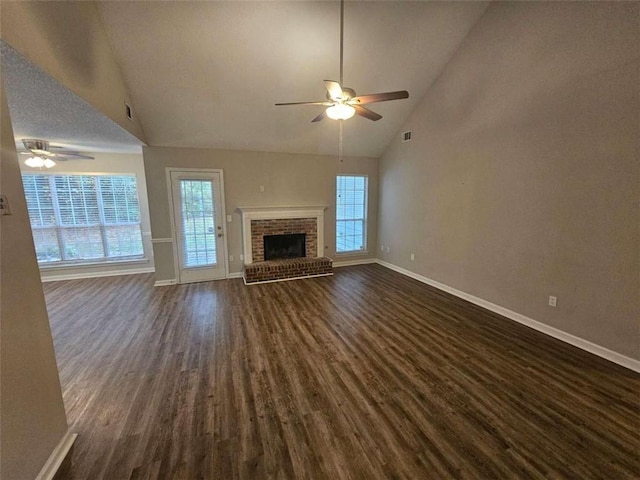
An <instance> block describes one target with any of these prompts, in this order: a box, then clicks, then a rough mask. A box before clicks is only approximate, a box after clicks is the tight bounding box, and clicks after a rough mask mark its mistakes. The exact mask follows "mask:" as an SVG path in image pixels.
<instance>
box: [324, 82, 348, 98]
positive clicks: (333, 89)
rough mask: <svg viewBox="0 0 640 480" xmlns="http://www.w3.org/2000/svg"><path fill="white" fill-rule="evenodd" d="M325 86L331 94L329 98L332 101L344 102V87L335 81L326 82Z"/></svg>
mask: <svg viewBox="0 0 640 480" xmlns="http://www.w3.org/2000/svg"><path fill="white" fill-rule="evenodd" d="M324 86H325V87H326V89H327V92H329V98H330V99H331V100H335V101H339V100H342V98H343V95H344V93H343V92H342V87H341V86H340V84H339V83H338V82H334V81H333V80H325V81H324Z"/></svg>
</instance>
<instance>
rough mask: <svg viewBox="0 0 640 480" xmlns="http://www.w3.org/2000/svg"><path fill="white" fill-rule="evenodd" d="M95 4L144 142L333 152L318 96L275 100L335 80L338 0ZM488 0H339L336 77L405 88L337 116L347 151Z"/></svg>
mask: <svg viewBox="0 0 640 480" xmlns="http://www.w3.org/2000/svg"><path fill="white" fill-rule="evenodd" d="M97 5H98V10H99V13H100V17H101V19H102V23H103V25H104V28H105V30H106V32H107V35H108V37H109V40H110V42H111V46H112V49H113V53H114V55H115V59H116V61H117V63H118V65H119V67H120V70H121V73H122V76H123V77H124V81H125V83H126V85H127V88H128V90H129V95H130V98H131V100H132V103H133V108H134V114H135V115H136V116H137V118H138V120H139V121H140V123H141V125H142V127H143V129H144V131H145V135H146V139H147V142H148V144H150V145H154V146H178V147H210V148H224V149H234V150H254V151H272V152H292V153H313V154H336V153H337V151H338V123H337V122H336V121H332V120H324V121H322V122H319V123H311V119H312V118H314V117H315V116H316V115H317V114H318V113H320V111H321V109H322V107H318V106H287V107H276V106H275V105H274V104H275V103H277V102H288V101H291V102H293V101H311V100H323V99H324V95H325V93H326V91H325V89H324V86H323V83H322V81H323V80H324V79H333V80H338V79H339V19H340V6H339V2H337V1H329V2H316V1H290V2H280V1H259V2H219V1H215V2H147V1H140V2H137V1H119V2H111V1H104V2H99V3H98V4H97ZM486 7H487V3H486V2H413V1H411V2H402V1H388V2H377V1H372V2H357V1H347V2H346V5H345V46H344V65H345V66H344V84H345V86H348V87H351V88H353V89H355V90H356V92H357V93H358V94H366V93H376V92H385V91H392V90H408V91H409V93H410V98H409V99H406V100H397V101H392V102H384V103H378V104H372V105H370V107H371V109H372V110H374V111H376V112H378V113H380V114H381V115H383V117H384V118H383V119H382V120H380V121H377V122H372V121H370V120H366V119H364V118H361V117H355V118H353V119H350V120H348V121H346V122H345V128H344V153H345V155H352V156H370V157H378V156H380V155H381V154H382V153H383V151H384V149H385V148H386V146H387V145H388V144H389V142H390V141H391V139H392V138H395V136H396V135H397V134H398V133H399V129H400V127H401V125H402V124H403V122H404V120H405V119H406V118H407V117H408V116H409V114H410V113H411V112H412V110H413V109H414V108H415V106H416V104H417V103H418V102H419V101H420V100H421V99H422V97H423V95H424V94H425V92H426V90H427V89H428V88H429V86H430V85H431V84H432V83H433V82H434V80H435V79H436V78H437V77H438V75H439V74H440V72H441V71H442V70H443V68H444V66H445V65H446V63H447V62H448V61H449V59H450V58H451V56H452V55H453V54H454V53H455V51H456V49H457V47H458V46H459V45H460V43H461V42H462V41H463V40H464V38H465V36H466V35H467V33H468V32H469V31H470V29H471V28H472V27H473V25H474V24H475V23H476V22H477V21H478V19H479V18H480V16H481V15H482V13H483V12H484V10H485V9H486ZM60 27H61V28H62V27H63V26H60ZM13 108H15V106H13ZM13 108H12V111H13ZM42 115H44V113H43V111H42V109H40V116H42ZM52 115H55V112H53V113H52ZM25 129H27V130H28V126H26V127H25Z"/></svg>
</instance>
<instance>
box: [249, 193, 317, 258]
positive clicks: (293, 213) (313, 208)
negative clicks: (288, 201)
mask: <svg viewBox="0 0 640 480" xmlns="http://www.w3.org/2000/svg"><path fill="white" fill-rule="evenodd" d="M326 209H327V206H326V205H284V206H264V207H262V206H261V207H238V208H237V210H238V212H239V213H240V216H241V218H242V250H243V254H244V264H245V265H249V264H251V263H253V254H252V251H251V220H279V219H288V218H315V219H316V224H317V251H316V254H315V256H316V257H322V256H324V211H325V210H326Z"/></svg>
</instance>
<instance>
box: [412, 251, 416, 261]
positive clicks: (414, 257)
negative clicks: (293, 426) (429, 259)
mask: <svg viewBox="0 0 640 480" xmlns="http://www.w3.org/2000/svg"><path fill="white" fill-rule="evenodd" d="M415 259H416V254H415V253H412V254H411V261H412V262H413V261H414V260H415Z"/></svg>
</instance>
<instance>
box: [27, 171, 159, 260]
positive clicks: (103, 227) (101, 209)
mask: <svg viewBox="0 0 640 480" xmlns="http://www.w3.org/2000/svg"><path fill="white" fill-rule="evenodd" d="M20 176H21V180H22V183H23V189H24V183H25V182H24V177H25V176H35V177H46V178H47V182H48V183H49V185H50V188H51V195H52V208H53V212H54V217H55V224H54V225H35V226H34V225H33V224H31V220H29V224H30V227H31V230H32V232H35V231H37V230H53V231H54V233H55V236H56V240H57V244H58V248H59V251H60V257H61V259H60V260H53V261H40V260H37V262H38V267H39V268H40V269H43V270H44V269H56V268H69V267H74V268H75V267H84V266H99V265H105V264H135V263H146V262H147V255H146V251H145V245H144V234H143V232H142V204H141V202H140V190H139V181H138V175H137V174H135V173H133V172H61V171H56V172H31V171H22V172H20ZM73 176H82V177H91V178H94V179H95V182H96V199H97V206H98V215H99V222H98V223H95V222H94V223H86V224H80V225H64V224H63V223H62V217H61V213H60V204H59V201H58V192H57V187H56V185H55V177H73ZM99 177H129V178H133V180H134V182H135V188H136V200H137V204H138V216H139V219H138V221H137V222H115V223H114V222H107V220H106V217H105V205H104V203H103V199H102V195H101V192H102V190H101V185H100V181H99ZM24 194H25V196H26V191H25V192H24ZM27 207H28V205H27ZM27 210H28V208H27ZM29 216H30V215H29ZM135 225H137V226H138V228H139V231H140V245H141V247H142V253H140V254H135V255H124V256H113V257H109V256H108V252H109V248H108V240H107V228H109V227H119V226H135ZM74 228H99V230H100V238H101V240H102V249H103V256H102V257H99V258H79V259H67V260H65V259H64V258H62V257H63V256H64V254H63V253H62V251H63V246H64V241H63V239H62V231H63V230H65V229H74ZM33 242H34V246H35V242H36V240H35V238H33Z"/></svg>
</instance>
